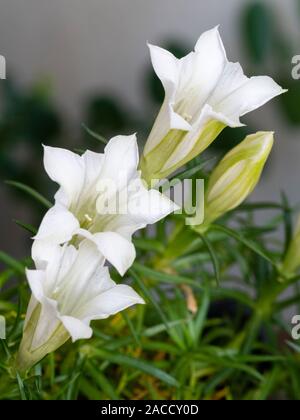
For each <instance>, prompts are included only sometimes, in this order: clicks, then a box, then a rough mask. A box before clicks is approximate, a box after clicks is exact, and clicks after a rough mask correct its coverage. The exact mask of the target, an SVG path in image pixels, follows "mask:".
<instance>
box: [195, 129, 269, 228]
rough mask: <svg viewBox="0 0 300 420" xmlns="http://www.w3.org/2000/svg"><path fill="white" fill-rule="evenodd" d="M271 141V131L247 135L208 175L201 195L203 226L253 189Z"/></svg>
mask: <svg viewBox="0 0 300 420" xmlns="http://www.w3.org/2000/svg"><path fill="white" fill-rule="evenodd" d="M273 142H274V133H273V132H258V133H256V134H252V135H250V136H247V137H246V138H245V140H244V141H242V142H241V143H240V144H239V145H238V146H236V147H235V148H233V149H232V150H231V151H230V152H229V153H227V155H225V157H224V158H223V159H222V160H221V162H220V163H219V164H218V165H217V167H216V168H215V169H214V171H213V172H212V174H211V176H210V179H209V182H208V188H207V190H206V193H205V218H204V225H203V226H202V227H200V229H203V228H204V227H205V226H207V225H209V224H210V223H212V222H214V221H215V220H216V219H218V218H219V217H221V216H222V215H223V214H225V213H227V212H228V211H230V210H232V209H234V208H236V207H238V206H239V205H240V204H241V203H242V202H243V201H244V200H245V199H246V198H247V197H248V196H249V194H251V192H252V191H253V190H254V188H255V186H256V184H257V183H258V181H259V179H260V176H261V173H262V170H263V168H264V166H265V163H266V161H267V158H268V156H269V154H270V151H271V149H272V146H273Z"/></svg>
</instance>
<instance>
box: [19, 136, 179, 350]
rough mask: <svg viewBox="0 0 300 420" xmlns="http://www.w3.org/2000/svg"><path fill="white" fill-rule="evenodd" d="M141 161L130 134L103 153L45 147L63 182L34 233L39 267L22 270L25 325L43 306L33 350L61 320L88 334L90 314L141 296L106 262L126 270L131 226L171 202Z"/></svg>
mask: <svg viewBox="0 0 300 420" xmlns="http://www.w3.org/2000/svg"><path fill="white" fill-rule="evenodd" d="M138 163H139V155H138V146H137V141H136V136H135V135H133V136H118V137H115V138H113V139H111V140H110V141H109V143H108V144H107V146H106V147H105V150H104V153H103V154H102V153H94V152H91V151H87V152H85V153H84V154H83V155H82V156H80V155H78V154H76V153H73V152H71V151H68V150H65V149H59V148H52V147H45V148H44V166H45V169H46V171H47V173H48V175H49V177H50V178H51V179H52V180H53V181H55V182H56V183H58V184H59V186H60V187H59V189H58V191H57V193H56V195H55V204H54V206H53V207H52V208H51V209H50V210H49V211H48V212H47V213H46V215H45V217H44V219H43V220H42V223H41V225H40V228H39V230H38V233H37V235H36V236H35V238H34V242H33V247H32V258H33V261H34V263H35V266H36V270H27V278H28V281H29V285H30V287H31V290H32V295H33V296H32V299H31V303H30V307H29V309H28V312H27V318H26V322H25V330H26V327H27V325H29V324H30V320H31V318H32V316H33V314H34V312H35V309H36V308H37V307H39V308H40V314H39V319H38V322H37V324H36V327H35V331H34V334H33V340H32V347H31V348H32V350H33V351H34V350H35V349H38V348H40V347H41V346H43V345H44V344H45V343H46V342H47V341H48V340H49V339H50V338H51V336H52V335H53V333H54V332H55V331H56V330H57V328H58V327H59V326H60V324H62V325H63V326H64V328H65V330H66V331H67V332H68V334H69V336H70V337H71V338H72V340H73V341H75V340H78V339H81V338H89V337H91V335H92V330H91V328H90V326H89V325H90V322H91V320H96V319H103V318H107V317H108V316H110V315H112V314H115V313H117V312H119V311H122V310H123V309H126V308H128V307H130V306H132V305H134V304H137V303H144V301H143V299H142V298H141V297H140V296H139V295H138V294H137V293H136V292H135V291H134V290H133V289H132V288H131V287H130V286H127V285H117V284H116V283H115V282H114V281H113V280H112V279H111V278H110V275H109V271H108V268H107V267H105V263H106V261H108V262H109V263H110V264H112V265H113V266H114V267H115V268H116V269H117V270H118V272H119V273H120V274H121V275H124V274H125V272H126V271H127V270H128V268H129V267H130V266H131V265H132V263H133V262H134V259H135V248H134V245H133V243H132V240H131V239H132V235H133V233H134V232H136V231H137V230H138V229H141V228H143V227H145V226H146V225H147V224H152V223H155V222H157V221H158V220H160V219H162V218H163V217H165V216H167V215H168V214H169V213H171V212H173V211H174V210H175V209H176V205H175V204H174V203H173V202H172V201H170V200H169V199H168V198H167V197H165V196H164V195H162V194H161V193H160V192H158V191H157V190H148V189H147V188H146V187H145V186H144V184H143V182H142V179H141V172H140V171H139V170H138ZM120 199H121V200H124V199H125V200H126V203H124V202H121V203H119V201H120ZM112 203H113V205H109V204H112ZM125 204H126V205H125ZM112 210H114V211H112Z"/></svg>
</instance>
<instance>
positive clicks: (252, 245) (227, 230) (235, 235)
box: [211, 224, 277, 268]
mask: <svg viewBox="0 0 300 420" xmlns="http://www.w3.org/2000/svg"><path fill="white" fill-rule="evenodd" d="M211 229H214V230H218V231H220V232H224V233H226V234H227V235H228V236H230V237H232V238H234V239H236V240H237V241H239V242H240V243H242V244H243V245H245V246H246V247H247V248H249V249H251V251H253V252H255V253H256V254H258V255H260V256H261V257H262V258H264V259H265V260H266V261H268V262H269V263H270V264H272V265H273V266H274V267H276V268H277V264H276V263H275V262H274V261H272V259H271V258H270V257H269V256H268V255H267V254H266V253H265V251H263V250H262V249H261V247H259V246H258V244H256V243H255V242H253V241H250V240H248V239H247V238H245V237H244V236H242V235H240V234H239V233H237V232H235V231H234V230H232V229H230V228H228V227H225V226H221V225H217V224H214V225H211Z"/></svg>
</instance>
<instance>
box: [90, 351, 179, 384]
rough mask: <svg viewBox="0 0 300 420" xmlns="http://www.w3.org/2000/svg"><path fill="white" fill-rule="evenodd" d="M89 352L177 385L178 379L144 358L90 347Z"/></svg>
mask: <svg viewBox="0 0 300 420" xmlns="http://www.w3.org/2000/svg"><path fill="white" fill-rule="evenodd" d="M91 354H92V355H93V356H94V357H99V358H101V359H103V360H108V361H110V362H111V363H115V364H118V365H120V366H126V367H130V368H133V369H137V370H140V371H141V372H144V373H146V374H148V375H151V376H154V377H155V378H157V379H159V380H160V381H162V382H164V383H166V384H168V385H170V386H173V387H179V383H178V381H177V380H176V379H175V378H174V377H173V376H171V375H169V374H168V373H166V372H164V371H163V370H161V369H158V368H157V367H155V366H153V365H152V364H150V363H149V362H147V361H145V360H140V359H136V358H133V357H130V356H126V355H123V354H120V353H110V352H107V351H105V350H103V349H96V348H92V349H91Z"/></svg>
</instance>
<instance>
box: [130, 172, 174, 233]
mask: <svg viewBox="0 0 300 420" xmlns="http://www.w3.org/2000/svg"><path fill="white" fill-rule="evenodd" d="M133 185H134V188H136V193H131V195H130V196H129V200H128V201H129V202H128V213H129V215H130V216H131V217H132V218H133V219H134V220H135V221H136V223H137V224H141V223H142V224H144V226H146V225H148V224H153V223H156V222H158V221H159V220H161V219H163V218H164V217H166V216H168V215H169V214H170V213H173V212H174V211H176V210H178V209H179V207H178V206H177V205H176V204H175V203H174V202H172V201H171V200H170V199H169V198H167V197H166V196H165V195H163V194H161V193H160V192H159V191H157V190H154V189H151V190H148V189H147V188H145V187H144V185H143V183H142V181H141V180H140V179H136V181H135V182H134V184H133ZM132 188H133V187H132Z"/></svg>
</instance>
